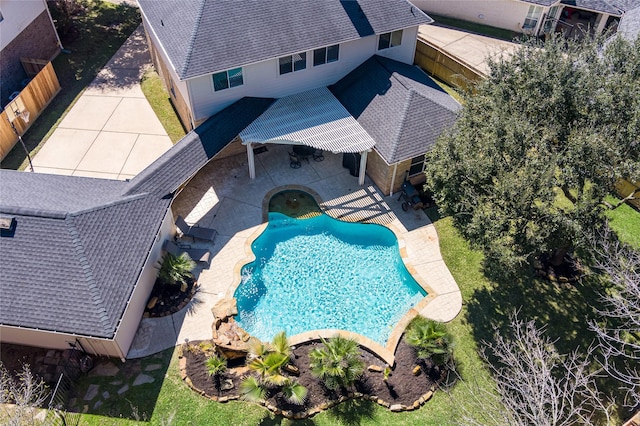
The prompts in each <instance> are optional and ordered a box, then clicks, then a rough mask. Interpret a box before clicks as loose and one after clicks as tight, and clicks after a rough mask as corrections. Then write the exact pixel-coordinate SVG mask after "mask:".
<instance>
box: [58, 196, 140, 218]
mask: <svg viewBox="0 0 640 426" xmlns="http://www.w3.org/2000/svg"><path fill="white" fill-rule="evenodd" d="M147 195H149V194H148V193H147V192H142V193H139V194H133V195H125V196H122V198H118V199H115V200H113V201H110V202H108V203H105V204H100V205H98V206H94V207H89V208H87V209H83V210H78V211H75V212H70V213H69V216H70V217H76V216H80V215H83V214H87V213H92V212H96V211H98V210H104V209H108V208H110V207H114V206H117V205H119V204H124V203H129V202H131V201H137V200H139V199H142V198H145V197H146V196H147Z"/></svg>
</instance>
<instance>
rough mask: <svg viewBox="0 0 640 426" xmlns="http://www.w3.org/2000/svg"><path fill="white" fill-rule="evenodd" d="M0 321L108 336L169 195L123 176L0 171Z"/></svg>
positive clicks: (112, 330) (136, 273)
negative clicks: (10, 224)
mask: <svg viewBox="0 0 640 426" xmlns="http://www.w3.org/2000/svg"><path fill="white" fill-rule="evenodd" d="M0 182H2V187H1V190H0V213H1V214H2V215H3V216H11V217H15V219H16V223H17V224H16V228H15V231H14V232H13V234H12V235H10V236H2V237H0V256H1V257H2V268H1V270H0V294H1V295H2V296H1V297H0V323H1V324H4V325H13V326H19V327H26V328H38V329H43V330H50V331H58V332H64V333H75V334H79V335H86V336H95V337H104V338H112V337H113V335H114V333H115V331H116V329H117V326H118V323H119V321H120V319H121V318H122V314H123V313H124V311H125V308H126V305H127V301H128V299H129V297H130V295H131V293H132V291H133V289H134V286H135V284H136V282H137V280H138V277H139V275H140V272H142V268H143V265H144V262H145V261H146V259H147V256H148V254H149V250H150V248H151V246H152V245H153V242H154V239H155V236H156V233H157V232H158V230H159V228H160V224H161V222H162V219H163V217H164V215H165V213H166V210H167V208H168V207H169V203H170V201H171V200H169V199H161V198H159V197H154V196H151V195H149V194H135V195H130V196H123V195H121V194H120V192H122V190H123V189H124V188H126V187H127V186H128V184H127V183H126V182H119V181H107V180H102V179H90V178H81V177H72V176H55V175H45V174H35V173H22V172H16V171H11V170H2V171H0Z"/></svg>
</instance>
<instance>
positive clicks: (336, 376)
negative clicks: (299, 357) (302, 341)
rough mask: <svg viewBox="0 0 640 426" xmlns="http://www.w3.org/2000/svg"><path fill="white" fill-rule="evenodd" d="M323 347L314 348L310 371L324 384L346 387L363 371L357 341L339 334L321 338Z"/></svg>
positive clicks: (335, 387)
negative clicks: (326, 338) (329, 337)
mask: <svg viewBox="0 0 640 426" xmlns="http://www.w3.org/2000/svg"><path fill="white" fill-rule="evenodd" d="M322 343H323V344H324V347H323V348H318V349H314V350H313V351H311V353H310V354H309V358H311V364H310V366H311V373H312V374H313V375H314V376H315V377H317V378H319V379H320V380H322V382H323V383H324V384H325V386H326V387H327V388H329V389H332V390H335V389H338V388H341V389H346V388H348V387H350V386H353V384H354V382H355V381H356V380H357V379H359V378H360V377H361V376H362V373H363V372H364V362H363V361H362V359H361V357H360V348H359V346H358V342H356V341H355V340H353V339H348V338H345V337H341V336H335V337H333V338H331V339H329V340H325V339H322Z"/></svg>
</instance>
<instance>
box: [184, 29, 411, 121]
mask: <svg viewBox="0 0 640 426" xmlns="http://www.w3.org/2000/svg"><path fill="white" fill-rule="evenodd" d="M417 34H418V27H412V28H407V29H404V30H403V34H402V43H401V44H400V46H396V47H392V48H389V49H384V50H380V51H378V50H377V47H378V36H369V37H365V38H362V39H360V40H356V41H352V42H348V43H343V44H341V45H340V53H339V59H338V61H337V62H332V63H328V64H323V65H319V66H317V67H314V66H313V50H310V51H307V68H306V69H304V70H301V71H295V72H291V73H288V74H284V75H280V74H279V67H278V59H277V58H276V59H271V60H268V61H263V62H258V63H256V64H251V65H247V66H245V67H243V70H242V72H243V74H242V77H243V81H244V84H243V85H242V86H239V87H231V88H229V89H225V90H221V91H218V92H215V91H214V90H213V78H212V76H211V75H206V76H202V77H197V78H193V79H190V80H188V81H187V85H188V92H189V93H190V94H191V95H192V98H191V104H192V106H193V116H194V120H195V121H198V120H201V119H204V118H206V117H210V116H211V115H213V114H215V113H216V112H218V111H220V110H221V109H223V108H224V107H226V106H228V105H230V104H232V103H234V102H236V101H237V100H239V99H241V98H243V97H245V96H253V97H265V98H281V97H284V96H288V95H292V94H295V93H299V92H303V91H305V90H311V89H315V88H318V87H323V86H328V85H330V84H333V83H335V82H337V81H338V80H340V79H341V78H342V77H344V76H345V75H347V74H348V73H349V72H351V71H353V70H354V69H355V68H356V67H358V66H359V65H360V64H362V63H363V62H364V61H366V60H367V59H369V58H370V57H371V56H372V55H375V54H378V55H380V56H385V57H388V58H391V59H395V60H397V61H400V62H404V63H408V64H412V63H413V57H414V54H415V48H416V37H417ZM185 99H187V98H185Z"/></svg>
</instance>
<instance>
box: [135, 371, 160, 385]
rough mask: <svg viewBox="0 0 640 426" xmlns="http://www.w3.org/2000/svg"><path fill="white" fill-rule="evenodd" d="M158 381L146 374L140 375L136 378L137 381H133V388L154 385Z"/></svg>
mask: <svg viewBox="0 0 640 426" xmlns="http://www.w3.org/2000/svg"><path fill="white" fill-rule="evenodd" d="M155 380H156V379H154V378H153V377H151V376H148V375H146V374H143V373H140V374H138V377H136V379H135V380H134V381H133V386H140V385H144V384H146V383H153V382H155Z"/></svg>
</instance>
